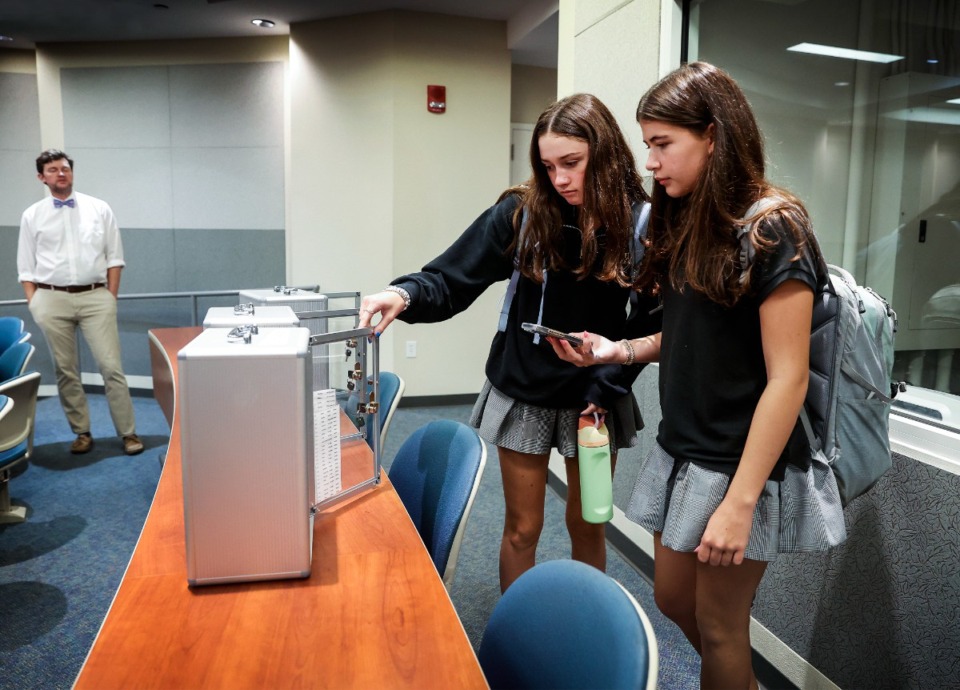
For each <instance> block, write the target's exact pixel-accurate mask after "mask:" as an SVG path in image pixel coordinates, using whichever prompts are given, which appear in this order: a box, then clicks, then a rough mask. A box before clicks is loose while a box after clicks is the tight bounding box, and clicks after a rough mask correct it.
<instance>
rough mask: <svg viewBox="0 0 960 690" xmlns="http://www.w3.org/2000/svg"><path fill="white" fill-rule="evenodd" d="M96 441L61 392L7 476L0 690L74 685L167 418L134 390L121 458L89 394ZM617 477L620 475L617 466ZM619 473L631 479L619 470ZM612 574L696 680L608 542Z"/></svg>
mask: <svg viewBox="0 0 960 690" xmlns="http://www.w3.org/2000/svg"><path fill="white" fill-rule="evenodd" d="M90 402H91V410H92V412H93V415H94V425H93V427H94V428H93V433H94V436H95V437H96V438H97V444H96V446H95V448H94V450H93V451H92V452H91V453H90V454H88V455H85V456H73V455H71V454H70V453H69V443H70V441H71V440H72V438H73V437H72V435H71V434H70V430H69V428H68V427H67V424H66V421H65V420H64V418H63V414H62V412H61V410H60V407H59V402H58V400H57V399H55V398H51V399H46V400H43V401H41V402H40V404H39V407H38V413H37V419H38V422H37V435H36V455H35V458H34V460H33V462H31V463H30V465H29V466H28V467H27V468H26V470H25V471H23V472H22V473H21V474H20V475H19V476H16V477H14V479H13V480H12V481H11V487H10V488H11V496H12V499H13V503H14V504H15V505H25V506H27V508H28V514H27V521H26V522H25V523H22V524H17V525H5V526H3V525H0V689H3V690H5V689H6V688H10V689H11V690H12V689H13V688H17V689H18V690H32V689H37V690H40V689H43V690H55V689H59V688H69V687H71V685H72V684H73V681H74V678H75V677H76V674H77V672H78V671H79V669H80V667H81V665H82V663H83V660H84V658H85V657H86V653H87V650H88V649H89V647H90V645H91V644H92V642H93V640H94V638H95V636H96V633H97V630H98V629H99V626H100V623H101V621H102V620H103V617H104V616H105V615H106V612H107V610H108V608H109V606H110V602H111V600H112V597H113V594H114V592H115V591H116V589H117V586H118V583H119V582H120V580H121V578H122V576H123V571H124V569H125V568H126V565H127V562H128V560H129V557H130V554H131V553H132V550H133V548H134V546H135V544H136V540H137V537H138V536H139V533H140V529H141V527H142V525H143V521H144V518H145V517H146V513H147V510H148V509H149V506H150V501H151V500H152V497H153V492H154V490H155V488H156V484H157V481H158V479H159V475H160V462H159V459H160V456H161V453H162V452H163V451H164V449H165V447H166V443H167V433H168V429H167V425H166V421H165V419H164V418H163V415H162V413H161V412H160V409H159V407H158V406H157V404H156V402H154V401H153V400H152V399H150V398H135V399H134V406H135V409H136V414H137V425H138V432H139V433H140V435H141V437H142V438H143V440H144V442H145V444H146V446H147V449H146V451H145V452H144V453H143V454H142V455H139V456H136V457H132V458H130V457H127V456H124V455H123V454H122V452H121V448H120V442H119V440H118V439H116V438H114V437H111V436H109V434H112V426H111V424H110V421H109V416H108V414H107V409H106V402H105V400H104V398H103V396H101V395H92V396H90ZM469 412H470V408H469V406H462V405H461V406H447V407H433V408H427V407H420V408H400V409H399V410H398V411H397V413H396V414H395V416H394V419H393V422H392V424H391V427H390V432H389V437H388V439H387V442H386V445H385V448H384V452H383V460H384V466H385V467H387V468H388V467H389V464H390V460H391V459H392V457H393V456H394V455H395V454H396V450H397V448H399V446H400V444H401V443H402V441H403V440H404V439H405V438H406V437H407V436H408V435H409V434H410V433H411V432H412V431H414V430H415V429H417V428H419V427H420V426H422V425H423V424H426V423H427V422H429V421H430V420H432V419H437V418H449V419H457V420H460V421H465V420H466V418H467V417H468V415H469ZM618 477H619V474H618ZM620 481H626V480H625V479H623V478H620ZM563 508H564V504H563V501H562V500H561V499H560V498H559V497H558V496H557V495H556V494H555V493H554V492H553V491H552V490H548V491H547V499H546V507H545V509H546V522H545V526H544V530H543V534H542V536H541V541H540V547H539V549H538V561H543V560H549V559H555V558H569V555H570V544H569V539H568V538H567V535H566V529H565V527H564V521H563ZM502 521H503V496H502V485H501V480H500V470H499V465H498V462H497V455H496V452H495V449H494V448H491V447H488V461H487V467H486V471H485V473H484V477H483V481H482V484H481V488H480V491H479V492H478V495H477V498H476V502H475V504H474V507H473V512H472V513H471V517H470V522H469V524H468V526H467V533H466V536H465V538H464V542H463V547H462V549H461V551H460V557H459V561H458V566H457V574H456V579H455V581H454V584H453V587H452V589H451V598H452V599H453V602H454V605H455V606H456V608H457V611H458V613H459V614H460V617H461V619H462V620H463V624H464V628H465V629H466V631H467V634H468V636H469V637H470V640H471V642H472V644H473V645H474V647H475V648H477V647H478V646H479V644H480V638H481V636H482V634H483V628H484V626H485V625H486V621H487V619H488V618H489V616H490V612H491V611H492V610H493V607H494V605H495V604H496V602H497V601H498V600H499V598H500V591H499V584H498V575H497V559H498V551H499V543H500V532H501V530H502V525H503V522H502ZM608 573H609V574H610V575H611V576H612V577H614V578H616V579H617V580H618V581H620V582H621V583H622V584H623V585H624V586H625V587H626V588H627V589H628V590H629V591H630V592H632V593H633V595H634V596H635V597H636V598H637V600H638V601H639V602H640V604H641V605H642V606H643V607H644V609H645V610H646V611H647V614H648V615H649V617H650V619H651V621H652V623H653V626H654V629H655V631H656V635H657V640H658V646H659V651H660V675H659V684H658V687H659V688H661V689H663V690H674V689H677V690H685V689H686V688H696V687H698V676H699V659H698V657H697V655H696V653H695V652H694V651H693V650H692V649H691V647H690V646H689V644H687V642H686V641H685V640H684V638H683V637H682V635H681V634H680V632H679V630H678V629H677V628H676V626H674V625H673V624H672V623H670V622H669V621H667V620H666V619H665V618H664V617H663V616H662V615H660V613H659V612H658V611H657V610H656V606H655V605H654V603H653V599H652V590H651V588H650V586H649V584H648V583H647V582H646V580H644V579H643V578H642V577H641V576H640V575H639V573H638V572H637V571H636V570H635V569H634V568H633V567H632V566H631V565H630V564H629V563H627V562H626V561H625V560H624V559H623V558H621V557H620V556H619V555H618V554H617V553H616V552H615V551H613V549H610V551H609V561H608Z"/></svg>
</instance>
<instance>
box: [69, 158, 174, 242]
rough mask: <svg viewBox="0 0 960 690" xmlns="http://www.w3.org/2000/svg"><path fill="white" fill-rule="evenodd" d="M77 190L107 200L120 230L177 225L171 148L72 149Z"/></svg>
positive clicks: (74, 182) (167, 227)
mask: <svg viewBox="0 0 960 690" xmlns="http://www.w3.org/2000/svg"><path fill="white" fill-rule="evenodd" d="M69 153H70V156H71V157H72V158H73V159H74V163H75V168H76V170H75V171H74V181H73V184H74V188H75V189H76V190H77V191H78V192H84V193H86V194H92V195H93V196H95V197H98V198H100V199H103V200H104V201H106V202H107V203H108V204H110V208H112V209H113V212H114V214H116V216H117V222H118V223H119V224H120V229H121V230H123V229H124V228H128V227H132V228H162V229H166V230H169V229H170V228H171V227H172V226H173V198H174V197H173V180H172V177H171V168H170V149H142V148H130V149H124V148H97V149H86V148H83V147H72V148H71V149H69Z"/></svg>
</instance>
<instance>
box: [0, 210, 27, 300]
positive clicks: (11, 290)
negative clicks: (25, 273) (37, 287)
mask: <svg viewBox="0 0 960 690" xmlns="http://www.w3.org/2000/svg"><path fill="white" fill-rule="evenodd" d="M19 235H20V226H19V225H18V226H7V225H4V226H0V257H2V261H0V276H2V278H0V300H8V299H23V288H21V287H20V283H19V282H17V240H18V237H19ZM3 313H4V314H6V313H7V309H6V307H4V308H3Z"/></svg>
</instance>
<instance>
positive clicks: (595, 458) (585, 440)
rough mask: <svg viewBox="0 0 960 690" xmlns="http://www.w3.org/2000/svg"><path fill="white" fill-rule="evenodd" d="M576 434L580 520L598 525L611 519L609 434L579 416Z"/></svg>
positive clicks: (611, 481) (594, 420)
mask: <svg viewBox="0 0 960 690" xmlns="http://www.w3.org/2000/svg"><path fill="white" fill-rule="evenodd" d="M579 427H580V428H579V429H578V431H577V457H578V460H579V464H580V504H581V506H582V507H583V519H584V520H586V521H587V522H593V523H602V522H607V521H609V520H610V518H612V517H613V472H612V471H611V469H610V435H609V433H608V432H607V427H606V425H605V424H603V423H602V422H600V421H599V419H598V418H595V419H591V418H590V417H581V418H580V425H579Z"/></svg>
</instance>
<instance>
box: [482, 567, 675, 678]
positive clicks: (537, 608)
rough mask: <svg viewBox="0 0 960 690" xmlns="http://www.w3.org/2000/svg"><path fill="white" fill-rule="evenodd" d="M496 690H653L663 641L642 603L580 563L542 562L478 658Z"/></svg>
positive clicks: (501, 609) (501, 606) (510, 598)
mask: <svg viewBox="0 0 960 690" xmlns="http://www.w3.org/2000/svg"><path fill="white" fill-rule="evenodd" d="M477 656H478V658H479V660H480V666H481V667H482V668H483V672H484V674H485V675H486V677H487V682H488V683H490V687H491V688H493V690H497V688H520V689H527V690H530V689H534V688H536V689H543V690H547V689H548V688H549V689H550V690H555V689H556V688H605V689H607V690H627V689H628V688H629V689H630V690H644V689H646V690H653V689H654V688H655V687H656V684H657V667H658V655H657V642H656V638H655V637H654V634H653V627H652V626H651V625H650V621H649V619H648V618H647V616H646V614H645V613H644V612H643V610H642V609H641V608H640V605H639V604H638V603H637V601H636V599H634V598H633V596H631V594H630V593H629V592H627V590H625V589H624V588H623V587H622V586H621V585H620V584H619V583H618V582H617V581H616V580H614V579H613V578H611V577H609V576H608V575H606V574H604V573H602V572H600V571H599V570H597V569H596V568H594V567H592V566H589V565H586V564H584V563H580V562H578V561H569V560H560V561H547V562H544V563H540V564H538V565H536V566H534V567H533V568H531V569H530V570H528V571H527V572H525V573H524V574H523V575H521V576H520V577H519V578H517V579H516V581H515V582H514V583H513V584H512V585H510V587H509V588H508V589H507V591H506V592H504V594H503V597H502V598H501V599H500V601H499V602H497V605H496V606H495V607H494V609H493V613H492V614H491V616H490V620H489V621H488V622H487V627H486V630H485V631H484V634H483V639H482V641H481V642H480V651H479V653H478V655H477Z"/></svg>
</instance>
